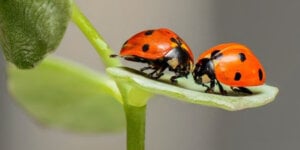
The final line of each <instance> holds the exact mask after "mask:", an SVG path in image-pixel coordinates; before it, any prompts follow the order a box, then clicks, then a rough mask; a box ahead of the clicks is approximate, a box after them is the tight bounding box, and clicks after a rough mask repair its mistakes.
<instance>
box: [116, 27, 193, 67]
mask: <svg viewBox="0 0 300 150" xmlns="http://www.w3.org/2000/svg"><path fill="white" fill-rule="evenodd" d="M172 39H177V40H180V42H181V45H180V47H181V48H182V49H183V50H185V51H186V52H187V53H188V55H189V56H190V58H191V61H193V58H194V56H193V53H192V51H191V49H190V48H189V47H188V45H187V44H186V43H185V42H184V41H183V40H182V39H181V38H180V37H179V36H178V35H177V34H176V33H174V32H173V31H171V30H169V29H166V28H160V29H154V30H146V31H142V32H139V33H137V34H135V35H133V36H132V37H131V38H129V39H128V40H127V41H126V42H125V43H124V44H123V46H122V49H121V51H120V55H121V56H123V57H126V56H137V57H140V58H144V59H148V60H156V59H160V58H163V57H164V56H165V55H166V54H167V53H168V52H169V51H171V50H172V49H174V48H175V47H178V46H179V45H178V43H175V42H173V41H172Z"/></svg>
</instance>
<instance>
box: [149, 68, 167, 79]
mask: <svg viewBox="0 0 300 150" xmlns="http://www.w3.org/2000/svg"><path fill="white" fill-rule="evenodd" d="M166 68H167V65H166V64H162V65H161V66H160V67H157V68H152V69H154V71H153V72H151V73H149V74H148V76H149V77H151V78H153V79H158V78H160V77H161V76H162V75H164V73H163V71H164V70H165V69H166Z"/></svg>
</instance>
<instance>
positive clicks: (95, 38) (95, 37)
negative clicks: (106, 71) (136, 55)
mask: <svg viewBox="0 0 300 150" xmlns="http://www.w3.org/2000/svg"><path fill="white" fill-rule="evenodd" d="M72 20H73V22H74V23H75V24H76V25H77V26H78V27H79V29H80V30H81V31H82V32H83V33H84V35H85V36H86V37H87V39H88V40H89V41H90V43H91V44H92V45H93V46H94V48H95V49H96V51H97V53H98V55H99V56H100V57H101V60H102V61H103V63H104V64H105V65H106V66H107V67H114V66H120V61H119V59H112V58H110V57H109V56H110V55H111V54H113V51H112V50H111V49H110V48H109V46H108V44H107V43H106V42H105V41H104V39H103V38H102V37H101V35H100V34H99V33H98V32H97V30H96V29H95V28H94V27H93V26H92V24H91V23H90V22H89V20H88V19H87V18H86V17H85V16H84V15H83V14H82V13H81V11H80V9H79V8H78V7H77V6H76V4H75V2H74V3H73V8H72Z"/></svg>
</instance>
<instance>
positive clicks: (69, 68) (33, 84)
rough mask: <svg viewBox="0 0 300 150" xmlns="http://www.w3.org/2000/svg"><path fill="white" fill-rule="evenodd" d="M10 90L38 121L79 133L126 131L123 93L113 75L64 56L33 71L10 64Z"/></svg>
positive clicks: (52, 59) (43, 63) (44, 62)
mask: <svg viewBox="0 0 300 150" xmlns="http://www.w3.org/2000/svg"><path fill="white" fill-rule="evenodd" d="M8 73H9V80H8V84H9V89H10V92H11V94H12V95H13V97H15V99H16V100H17V102H18V103H19V104H21V106H23V107H24V108H25V110H26V111H27V112H28V113H29V114H30V115H32V116H33V117H34V118H35V119H37V120H38V122H40V123H42V124H43V125H46V126H51V127H58V128H63V129H68V130H73V131H78V132H111V131H122V129H124V127H125V118H124V112H123V106H122V104H121V103H120V101H121V95H120V92H119V91H118V88H117V86H116V84H115V82H114V81H113V80H112V79H110V78H109V77H107V76H105V75H102V74H99V73H96V72H93V71H91V70H89V69H87V68H84V67H81V66H78V65H75V64H72V63H70V62H67V61H63V60H61V59H57V58H56V59H54V58H51V59H50V58H47V59H45V60H44V61H43V62H42V63H41V64H40V65H39V66H37V67H36V68H34V69H31V70H19V69H17V68H16V67H14V66H12V65H10V66H9V67H8Z"/></svg>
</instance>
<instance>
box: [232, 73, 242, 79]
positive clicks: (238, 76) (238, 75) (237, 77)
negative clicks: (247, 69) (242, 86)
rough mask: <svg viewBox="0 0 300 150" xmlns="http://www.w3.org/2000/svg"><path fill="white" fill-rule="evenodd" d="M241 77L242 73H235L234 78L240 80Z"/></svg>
mask: <svg viewBox="0 0 300 150" xmlns="http://www.w3.org/2000/svg"><path fill="white" fill-rule="evenodd" d="M241 77H242V75H241V73H239V72H236V73H235V75H234V80H235V81H239V80H240V79H241Z"/></svg>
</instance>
